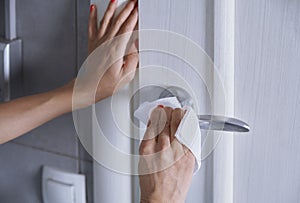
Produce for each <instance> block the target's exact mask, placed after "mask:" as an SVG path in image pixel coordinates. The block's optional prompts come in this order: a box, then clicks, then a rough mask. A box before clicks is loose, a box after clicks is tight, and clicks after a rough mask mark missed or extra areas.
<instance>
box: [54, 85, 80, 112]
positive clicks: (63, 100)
mask: <svg viewBox="0 0 300 203" xmlns="http://www.w3.org/2000/svg"><path fill="white" fill-rule="evenodd" d="M73 87H74V81H71V82H69V83H68V84H67V85H65V86H63V87H60V88H58V89H55V90H53V91H51V92H50V94H51V101H52V103H53V105H55V108H56V109H58V111H59V112H58V113H59V114H65V113H68V112H71V111H72V95H73Z"/></svg>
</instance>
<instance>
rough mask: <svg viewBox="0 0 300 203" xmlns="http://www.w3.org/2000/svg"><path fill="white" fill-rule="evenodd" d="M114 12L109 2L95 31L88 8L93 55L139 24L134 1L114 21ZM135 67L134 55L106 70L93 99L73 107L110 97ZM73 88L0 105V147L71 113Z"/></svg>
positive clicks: (71, 85) (93, 14)
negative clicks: (110, 41) (109, 41)
mask: <svg viewBox="0 0 300 203" xmlns="http://www.w3.org/2000/svg"><path fill="white" fill-rule="evenodd" d="M115 10H116V2H111V3H110V4H109V6H108V8H107V11H106V13H105V15H104V17H103V19H102V22H105V23H101V25H100V27H99V29H98V28H97V27H98V26H97V8H96V6H94V5H93V6H91V13H90V20H89V53H91V52H93V51H94V50H95V49H96V48H97V47H98V46H100V45H101V44H102V43H105V42H106V41H107V40H111V39H113V38H114V37H116V36H118V35H122V34H124V33H127V32H132V31H133V30H134V29H135V27H136V24H137V21H138V12H137V7H136V1H130V2H129V3H128V4H127V6H126V7H125V8H124V9H123V11H122V12H121V13H120V14H119V15H118V16H117V17H116V19H113V16H114V13H115ZM115 22H118V23H115ZM120 23H121V24H120ZM119 43H124V44H125V47H126V46H129V47H135V44H134V42H130V41H119ZM121 45H122V44H121ZM114 46H120V44H114V45H112V47H109V49H108V54H107V56H108V57H109V56H110V55H113V54H115V53H114V50H115V49H116V47H114ZM105 60H108V59H106V58H103V61H105ZM103 64H105V63H103ZM137 64H138V54H137V52H136V53H135V54H131V55H128V56H126V57H124V58H122V59H120V60H119V61H117V62H116V63H115V64H113V65H112V66H111V67H109V68H108V70H107V71H106V72H105V74H104V76H103V77H102V78H101V81H100V82H99V86H98V89H97V93H96V96H95V100H93V101H84V100H83V102H82V103H81V105H80V106H78V107H76V108H84V107H87V106H89V105H91V104H92V103H94V102H98V101H100V100H102V99H104V98H106V97H109V96H111V95H112V94H113V92H114V91H116V90H117V89H118V88H120V87H116V86H117V85H119V83H120V81H122V84H123V85H125V84H126V83H128V82H130V81H131V80H132V79H133V77H134V73H135V70H136V68H137ZM105 68H106V67H103V66H101V65H99V69H105ZM125 73H126V74H125ZM73 88H74V80H73V81H71V82H70V83H68V84H67V85H65V86H63V87H61V88H58V89H56V90H53V91H50V92H46V93H42V94H37V95H32V96H27V97H23V98H19V99H16V100H13V101H10V102H7V103H2V104H0V144H3V143H5V142H7V141H9V140H12V139H14V138H16V137H18V136H20V135H22V134H24V133H26V132H29V131H30V130H32V129H34V128H36V127H38V126H40V125H42V124H44V123H46V122H47V121H50V120H52V119H53V118H56V117H58V116H60V115H62V114H65V113H67V112H70V111H72V95H73ZM85 91H89V87H88V86H87V87H85V89H83V90H82V92H81V93H82V95H85V94H86V92H85Z"/></svg>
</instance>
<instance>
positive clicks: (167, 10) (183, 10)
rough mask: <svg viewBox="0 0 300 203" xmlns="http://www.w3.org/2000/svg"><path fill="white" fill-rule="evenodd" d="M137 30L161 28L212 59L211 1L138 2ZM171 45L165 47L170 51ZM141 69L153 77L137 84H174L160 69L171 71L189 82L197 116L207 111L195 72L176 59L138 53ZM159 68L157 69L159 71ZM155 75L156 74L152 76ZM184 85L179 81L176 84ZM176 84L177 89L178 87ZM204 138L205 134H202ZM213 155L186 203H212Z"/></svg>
mask: <svg viewBox="0 0 300 203" xmlns="http://www.w3.org/2000/svg"><path fill="white" fill-rule="evenodd" d="M139 12H140V16H139V17H140V20H139V25H140V29H141V30H143V29H160V30H167V31H172V32H176V33H178V34H181V35H184V36H186V37H187V38H189V39H191V40H193V41H194V42H196V43H197V44H198V45H199V46H201V47H203V48H204V49H205V50H206V52H207V53H208V54H209V55H210V56H213V55H214V54H213V49H214V43H213V23H214V22H213V1H211V0H207V1H206V0H190V1H182V0H164V1H161V0H151V1H140V9H139ZM154 39H155V38H154V37H153V38H152V37H151V36H148V38H142V37H141V39H140V41H141V42H140V48H141V49H142V50H143V49H144V48H145V47H146V46H147V43H152V44H153V43H159V41H156V40H154ZM168 41H169V39H168V38H165V40H163V41H162V42H160V43H162V44H164V43H167V44H168ZM173 45H174V44H170V43H169V44H168V46H169V48H170V49H171V48H172V46H173ZM190 51H191V50H190V49H189V45H188V44H187V43H184V44H182V52H184V53H185V55H189V54H191V53H190ZM140 67H141V69H143V68H145V69H148V70H152V74H144V75H140V85H141V86H144V85H147V83H148V84H149V83H150V84H151V82H152V83H155V84H160V85H162V86H164V87H166V86H168V85H171V84H173V85H174V83H173V82H174V80H173V79H172V78H173V75H174V74H172V73H171V72H170V71H167V70H165V69H160V67H165V68H168V69H169V70H173V71H174V73H177V74H179V75H180V76H181V77H182V78H183V79H184V80H185V81H188V83H189V84H190V86H191V88H192V90H193V91H194V93H195V95H196V99H197V101H199V102H198V103H197V105H198V106H199V110H198V113H209V112H210V110H211V109H210V99H209V96H208V93H207V90H206V87H205V85H204V83H203V81H202V80H201V78H200V77H199V76H197V75H196V74H195V71H193V70H192V68H191V67H190V66H189V65H188V64H186V63H185V62H184V61H182V60H181V59H179V58H178V57H174V56H172V55H168V54H163V53H159V52H153V51H152V52H142V53H141V54H140ZM159 69H160V70H159ZM153 72H157V74H153ZM177 83H178V84H180V85H183V84H182V83H181V81H179V80H178V82H177ZM180 85H179V86H180ZM202 134H203V135H205V133H202ZM211 158H212V156H209V157H208V158H207V159H205V160H204V161H203V162H202V166H201V167H202V168H201V170H200V172H199V173H198V174H197V175H195V176H194V178H193V182H192V186H191V188H190V191H189V194H188V197H187V200H186V202H187V203H192V202H197V203H198V202H207V203H209V202H213V197H212V160H211Z"/></svg>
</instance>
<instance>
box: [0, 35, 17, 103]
mask: <svg viewBox="0 0 300 203" xmlns="http://www.w3.org/2000/svg"><path fill="white" fill-rule="evenodd" d="M21 50H22V41H21V40H20V39H17V40H12V41H8V40H3V39H0V102H2V101H9V100H10V99H11V98H16V97H18V96H20V95H21V94H22V88H21V87H22V55H21V54H22V51H21Z"/></svg>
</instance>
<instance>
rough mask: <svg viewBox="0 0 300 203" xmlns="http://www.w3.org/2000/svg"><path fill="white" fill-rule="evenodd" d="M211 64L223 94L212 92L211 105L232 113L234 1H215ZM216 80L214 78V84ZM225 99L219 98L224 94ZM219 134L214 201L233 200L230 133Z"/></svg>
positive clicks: (222, 202) (231, 201)
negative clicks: (213, 64) (217, 76)
mask: <svg viewBox="0 0 300 203" xmlns="http://www.w3.org/2000/svg"><path fill="white" fill-rule="evenodd" d="M214 14H215V19H214V20H215V23H214V63H215V67H216V71H215V75H216V74H219V75H220V77H221V79H222V82H223V85H224V90H225V92H224V93H225V94H222V93H221V92H220V91H218V90H216V89H215V91H214V98H213V103H214V105H213V108H214V109H215V110H216V112H220V111H219V110H218V109H219V108H222V102H225V111H224V113H225V115H226V116H230V117H232V116H233V115H234V68H235V67H234V57H235V50H234V37H235V0H214ZM216 82H217V81H216V80H214V84H215V86H216V85H217V84H216ZM224 95H225V98H222V97H224ZM218 135H219V136H220V135H221V136H222V137H221V138H220V140H219V142H218V144H217V146H216V148H215V150H214V153H213V155H214V164H213V167H214V168H213V171H214V173H213V202H214V203H224V202H225V203H233V174H234V172H233V153H234V151H233V144H234V143H233V133H221V132H215V133H214V136H216V137H215V139H219V137H218Z"/></svg>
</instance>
